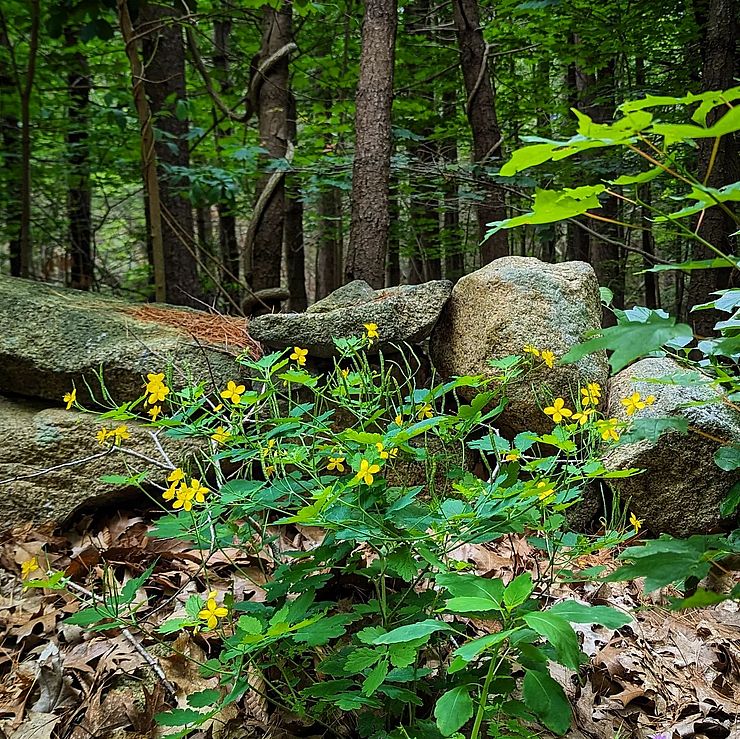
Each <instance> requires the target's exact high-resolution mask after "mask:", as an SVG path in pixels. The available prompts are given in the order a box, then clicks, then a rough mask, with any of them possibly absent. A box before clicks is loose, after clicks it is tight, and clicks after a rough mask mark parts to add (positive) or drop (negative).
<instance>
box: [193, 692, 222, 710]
mask: <svg viewBox="0 0 740 739" xmlns="http://www.w3.org/2000/svg"><path fill="white" fill-rule="evenodd" d="M220 699H221V691H219V690H213V689H208V690H201V691H199V692H197V693H191V694H190V695H189V696H188V705H191V706H192V707H193V708H204V707H205V706H212V705H213V704H214V703H218V701H219V700H220Z"/></svg>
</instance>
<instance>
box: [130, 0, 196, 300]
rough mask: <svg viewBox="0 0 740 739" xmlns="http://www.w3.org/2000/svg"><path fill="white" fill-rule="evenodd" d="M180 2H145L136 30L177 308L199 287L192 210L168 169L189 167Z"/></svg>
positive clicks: (169, 290) (171, 296)
mask: <svg viewBox="0 0 740 739" xmlns="http://www.w3.org/2000/svg"><path fill="white" fill-rule="evenodd" d="M182 7H183V6H182V3H180V2H178V0H175V3H174V4H173V5H172V6H169V5H155V4H153V3H150V4H147V5H146V6H144V7H143V8H142V10H141V14H140V16H139V22H138V26H139V28H138V30H139V32H140V33H142V34H143V52H144V61H145V63H146V67H145V70H144V80H145V81H144V86H145V90H146V95H147V98H148V99H149V105H150V107H151V112H152V115H153V116H154V120H155V126H156V128H157V129H158V131H159V134H160V135H159V136H157V139H156V141H155V151H156V155H157V174H158V179H159V202H160V212H161V219H162V245H163V250H164V265H165V281H166V298H167V302H168V303H173V304H175V305H192V306H199V305H200V303H199V301H198V298H199V296H200V292H201V290H200V284H199V281H198V270H197V259H196V255H197V251H196V245H195V239H194V225H193V210H192V207H191V205H190V203H189V202H188V201H187V200H186V199H185V198H183V197H181V196H180V195H178V194H177V192H176V191H175V190H176V188H175V186H174V185H175V183H174V181H173V178H172V177H170V176H168V173H167V167H168V166H171V167H172V166H174V167H188V166H189V164H190V156H189V153H188V142H187V140H186V135H187V132H188V121H187V119H183V120H181V119H180V118H178V116H177V115H176V110H177V105H178V103H179V102H180V101H183V102H184V101H185V100H186V92H185V46H184V43H183V34H182V27H181V25H180V23H179V22H178V17H179V16H180V15H181V13H182Z"/></svg>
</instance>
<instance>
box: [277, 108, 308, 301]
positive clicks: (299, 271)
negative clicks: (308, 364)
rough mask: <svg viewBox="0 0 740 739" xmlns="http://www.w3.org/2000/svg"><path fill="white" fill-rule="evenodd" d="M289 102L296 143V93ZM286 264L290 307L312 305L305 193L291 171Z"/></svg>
mask: <svg viewBox="0 0 740 739" xmlns="http://www.w3.org/2000/svg"><path fill="white" fill-rule="evenodd" d="M288 102H289V105H288V135H289V136H290V140H291V141H292V142H293V145H294V146H295V145H296V142H297V140H298V125H297V120H296V115H297V114H296V105H295V96H294V95H293V94H292V93H291V94H290V98H289V101H288ZM284 229H285V233H284V235H283V240H284V242H285V265H286V271H287V273H288V292H289V293H290V298H289V299H288V310H289V311H291V313H299V312H301V311H304V310H306V308H307V307H308V296H307V295H306V253H305V249H304V244H303V196H302V193H301V181H300V179H299V176H298V175H297V174H292V175H288V179H287V181H286V185H285V226H284Z"/></svg>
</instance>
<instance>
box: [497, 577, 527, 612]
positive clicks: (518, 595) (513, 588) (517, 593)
mask: <svg viewBox="0 0 740 739" xmlns="http://www.w3.org/2000/svg"><path fill="white" fill-rule="evenodd" d="M533 588H534V583H533V582H532V575H530V574H529V572H523V573H522V574H521V575H519V576H518V577H515V578H514V579H513V580H512V581H511V582H510V583H509V584H508V585H507V586H506V590H504V605H505V606H506V607H507V608H508V609H509V610H510V611H512V610H514V608H516V607H517V606H520V605H521V604H522V603H524V601H525V600H527V598H529V595H530V593H531V592H532V589H533Z"/></svg>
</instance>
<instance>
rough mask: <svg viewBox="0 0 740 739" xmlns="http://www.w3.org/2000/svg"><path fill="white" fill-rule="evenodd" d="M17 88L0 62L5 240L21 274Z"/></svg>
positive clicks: (0, 41) (1, 35)
mask: <svg viewBox="0 0 740 739" xmlns="http://www.w3.org/2000/svg"><path fill="white" fill-rule="evenodd" d="M0 46H1V47H3V48H4V49H5V50H6V51H7V52H8V55H10V39H9V38H8V37H7V34H6V33H5V28H4V24H3V25H2V26H0ZM18 99H19V98H18V89H17V86H16V84H15V80H14V77H13V74H12V73H11V65H10V64H0V129H2V144H3V148H2V154H1V155H0V156H2V166H3V169H4V171H5V175H4V177H3V180H4V183H5V192H4V193H3V199H4V203H5V212H4V214H3V215H4V221H5V235H6V238H7V240H8V248H9V257H10V274H11V275H12V276H13V277H20V274H21V210H22V208H21V198H20V190H19V189H18V186H17V184H16V183H17V182H19V181H20V177H21V137H20V128H19V120H18V114H17V100H18Z"/></svg>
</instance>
